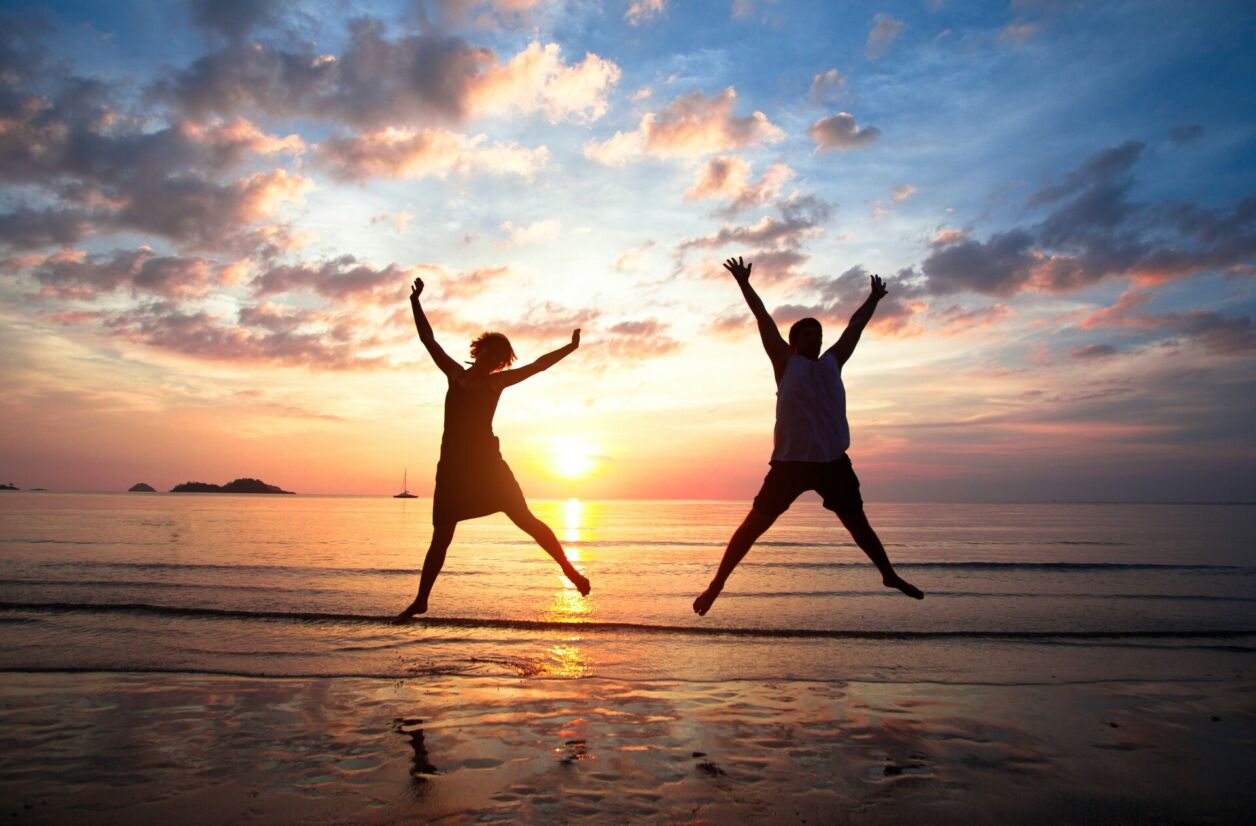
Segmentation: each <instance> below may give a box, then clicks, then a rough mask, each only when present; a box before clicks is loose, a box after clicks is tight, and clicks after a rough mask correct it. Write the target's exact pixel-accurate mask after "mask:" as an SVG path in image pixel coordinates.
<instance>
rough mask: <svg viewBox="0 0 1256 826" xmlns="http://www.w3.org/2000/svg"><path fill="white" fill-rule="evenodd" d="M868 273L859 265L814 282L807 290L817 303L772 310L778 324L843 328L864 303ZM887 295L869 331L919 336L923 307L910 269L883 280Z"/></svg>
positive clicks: (785, 306) (924, 305) (873, 318)
mask: <svg viewBox="0 0 1256 826" xmlns="http://www.w3.org/2000/svg"><path fill="white" fill-rule="evenodd" d="M869 282H870V279H869V273H868V271H867V270H866V269H864V267H863V266H861V265H858V264H857V265H855V266H853V267H851V268H850V269H848V270H846V271H845V272H843V273H842V274H841V275H839V276H837V277H836V278H816V279H814V280H813V281H812V284H811V288H812V289H813V290H814V291H815V292H816V293H818V295H819V301H818V302H816V303H814V304H811V305H807V306H800V305H784V306H782V307H778V308H777V310H776V313H777V315H778V316H779V318H778V320H779V321H780V322H781V323H787V321H786V320H788V323H793V322H794V321H797V320H798V319H800V318H803V317H806V316H811V317H813V318H818V319H820V321H821V322H823V323H829V324H834V325H839V326H841V328H842V329H845V328H846V324H847V322H848V321H849V320H850V316H851V314H852V313H854V312H855V310H856V309H858V308H859V307H860V306H861V305H862V304H863V302H864V301H866V300H867V298H868V295H869V292H870V285H869ZM886 285H887V286H888V288H889V294H888V295H887V296H886V297H885V298H883V299H881V301H880V303H879V304H878V305H877V309H876V313H875V314H874V315H873V317H872V321H871V322H869V329H872V330H876V331H878V332H880V333H883V334H885V335H895V336H912V335H918V334H920V333H921V332H923V328H922V327H921V325H920V323H919V318H920V316H921V314H922V313H924V311H925V310H926V309H927V305H926V304H924V303H922V302H921V301H920V300H919V296H920V295H921V290H920V287H919V284H918V277H917V276H916V273H915V272H914V271H912V270H911V269H904V270H900V271H899V272H897V273H896V274H894V275H893V276H891V277H890V278H888V279H886Z"/></svg>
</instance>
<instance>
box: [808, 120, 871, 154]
mask: <svg viewBox="0 0 1256 826" xmlns="http://www.w3.org/2000/svg"><path fill="white" fill-rule="evenodd" d="M809 134H810V135H811V139H812V140H813V141H815V142H816V150H817V151H819V152H829V151H832V150H835V149H837V150H847V149H858V148H859V147H861V146H867V145H868V144H870V143H872V142H873V141H875V140H876V139H877V138H878V137H880V135H881V130H880V129H877V128H876V127H875V126H864V127H860V126H857V125H856V124H855V116H854V115H852V114H851V113H849V112H838V113H837V114H836V115H830V116H829V117H827V118H822V119H820V120H818V121H816V122H815V123H813V124H811V129H810V130H809Z"/></svg>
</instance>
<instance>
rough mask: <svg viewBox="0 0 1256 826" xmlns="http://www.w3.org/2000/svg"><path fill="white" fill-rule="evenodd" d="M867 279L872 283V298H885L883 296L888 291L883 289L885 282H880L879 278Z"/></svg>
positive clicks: (875, 276)
mask: <svg viewBox="0 0 1256 826" xmlns="http://www.w3.org/2000/svg"><path fill="white" fill-rule="evenodd" d="M869 279H870V280H871V281H872V297H873V298H885V294H886V293H887V292H889V290H887V289H886V288H885V282H884V281H882V280H881V276H879V275H873V276H869Z"/></svg>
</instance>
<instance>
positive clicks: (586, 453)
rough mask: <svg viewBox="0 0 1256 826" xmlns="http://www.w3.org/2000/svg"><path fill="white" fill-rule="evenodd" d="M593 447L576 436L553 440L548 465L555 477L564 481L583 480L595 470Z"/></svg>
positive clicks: (595, 461) (595, 462)
mask: <svg viewBox="0 0 1256 826" xmlns="http://www.w3.org/2000/svg"><path fill="white" fill-rule="evenodd" d="M594 455H595V451H594V450H593V446H592V445H591V444H589V442H588V441H587V440H585V439H582V438H580V437H578V436H563V437H560V438H557V439H555V440H554V442H553V445H552V447H551V449H550V463H551V467H552V468H553V471H554V473H555V474H556V475H558V476H561V477H562V478H564V479H583V478H584V477H586V476H588V475H589V474H590V473H592V472H593V471H594V470H595V469H596V468H597V460H596V459H595V458H594Z"/></svg>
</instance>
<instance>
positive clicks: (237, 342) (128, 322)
mask: <svg viewBox="0 0 1256 826" xmlns="http://www.w3.org/2000/svg"><path fill="white" fill-rule="evenodd" d="M102 322H103V330H104V332H105V333H106V334H108V335H110V336H114V337H116V338H121V339H124V340H126V341H130V342H133V343H136V344H142V345H144V346H147V347H152V348H156V349H159V350H165V351H167V352H171V353H176V354H178V355H182V356H187V357H190V358H195V359H199V360H206V361H224V362H235V363H270V364H278V365H285V366H301V367H309V368H314V369H322V370H361V369H369V368H377V367H383V366H385V365H386V364H387V361H386V359H384V358H383V357H382V356H379V355H371V354H370V349H371V348H372V347H373V346H374V345H375V343H376V342H375V341H373V340H372V339H371V338H369V337H368V338H366V339H360V340H353V339H351V338H349V337H347V336H346V335H345V332H344V328H345V327H347V326H350V325H347V324H345V325H342V326H341V329H340V334H339V335H337V334H336V332H337V330H336V325H334V324H332V325H331V329H330V333H331V334H329V329H328V326H329V325H328V322H327V320H326V319H324V318H323V317H320V316H318V315H316V314H314V313H310V312H309V311H295V310H291V309H288V308H284V307H279V306H276V305H273V304H263V305H258V306H254V307H244V308H242V309H241V310H240V312H239V314H238V316H237V318H235V319H231V320H227V319H223V318H221V317H218V316H214V315H211V314H209V313H207V312H204V311H196V312H187V311H185V310H184V309H183V308H181V307H179V306H178V305H176V304H174V303H172V302H154V303H151V304H144V305H140V306H137V307H134V308H131V309H128V310H125V311H121V312H117V313H112V314H107V315H105V316H103V318H102Z"/></svg>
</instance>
